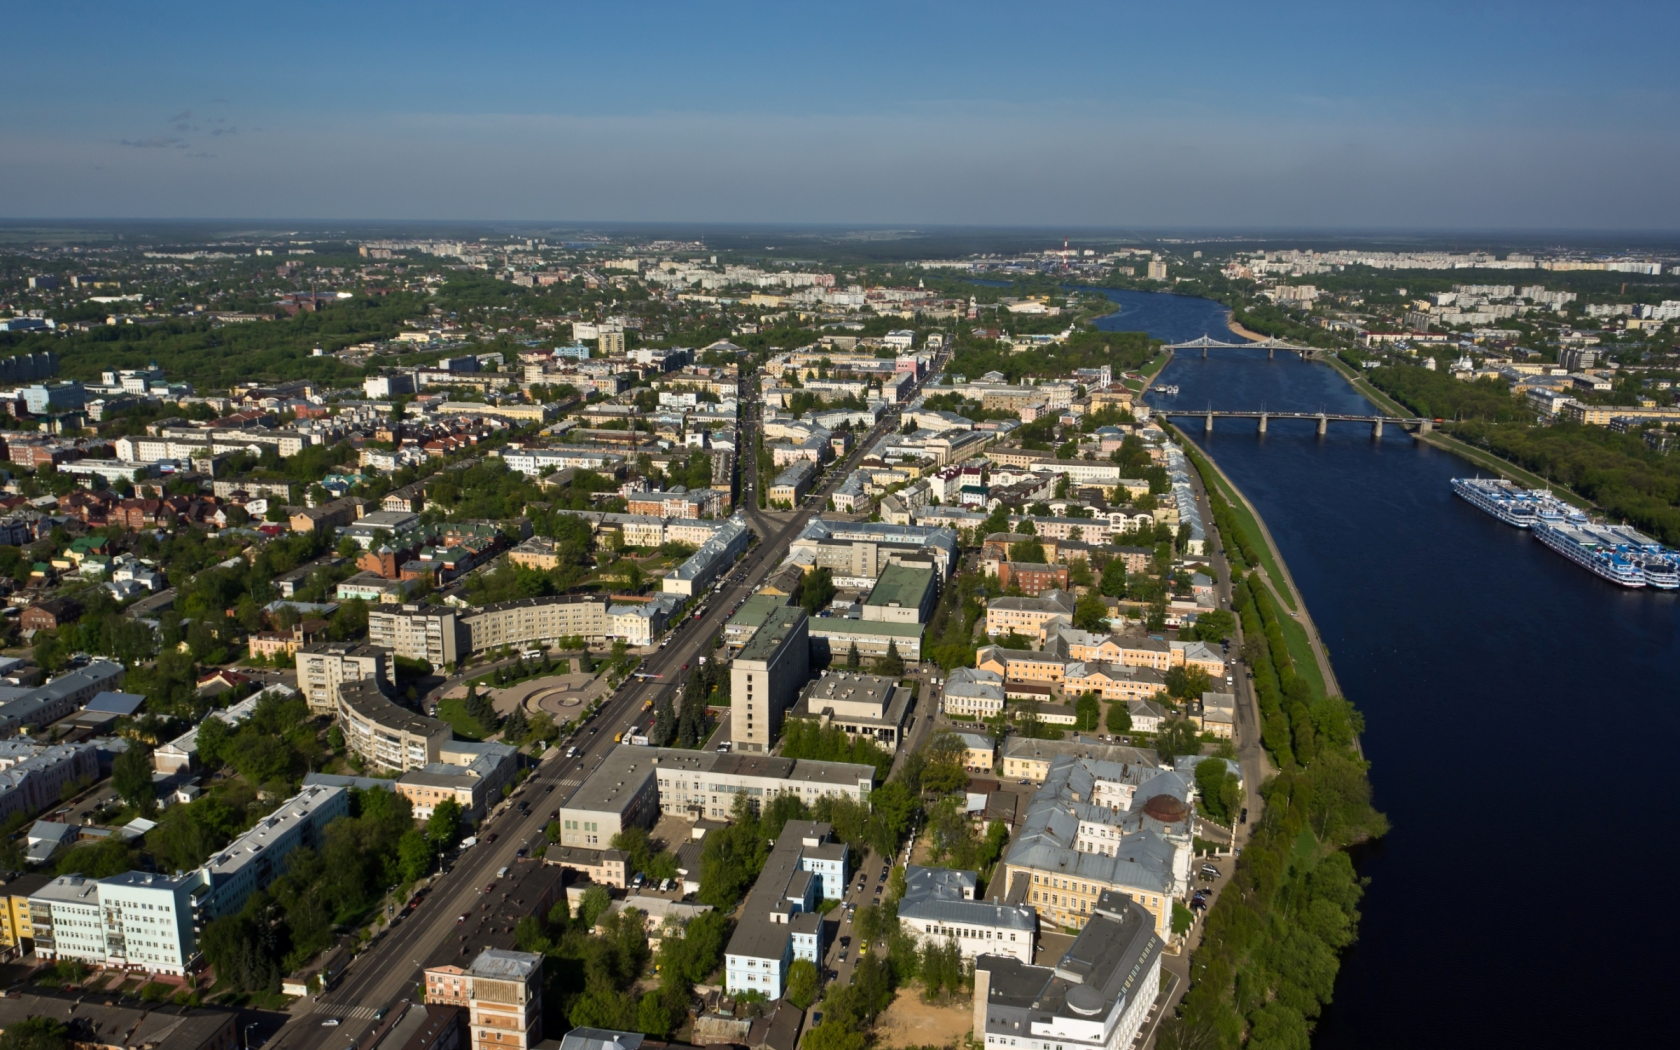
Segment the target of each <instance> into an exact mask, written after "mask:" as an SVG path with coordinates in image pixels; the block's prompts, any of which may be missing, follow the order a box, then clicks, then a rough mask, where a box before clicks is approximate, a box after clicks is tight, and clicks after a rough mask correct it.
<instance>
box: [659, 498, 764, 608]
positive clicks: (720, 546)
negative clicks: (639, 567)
mask: <svg viewBox="0 0 1680 1050" xmlns="http://www.w3.org/2000/svg"><path fill="white" fill-rule="evenodd" d="M751 538H752V534H751V533H750V532H748V531H747V523H746V522H745V521H744V520H743V519H742V518H740V517H739V516H737V517H733V518H730V519H729V520H728V521H726V522H724V523H723V526H722V527H721V528H719V529H718V530H717V531H716V532H714V533H712V535H711V537H710V538H708V539H707V540H706V542H705V543H702V544H701V545H700V549H699V550H697V551H695V552H694V554H693V555H691V556H690V557H689V559H688V560H687V561H685V562H683V563H682V564H681V565H679V566H677V567H676V568H675V569H672V570H671V572H670V574H669V575H667V576H666V577H665V579H664V581H663V582H662V583H661V587H663V589H664V591H665V593H666V594H680V595H683V596H685V597H692V596H694V595H696V594H699V593H700V592H701V591H703V590H705V589H706V586H707V585H708V584H710V583H711V582H712V581H713V580H715V579H717V578H718V576H720V575H722V574H723V573H724V571H726V570H727V569H728V568H729V567H730V566H731V565H734V564H735V559H736V557H737V556H739V555H740V554H741V552H742V551H745V550H746V549H747V541H748V540H750V539H751Z"/></svg>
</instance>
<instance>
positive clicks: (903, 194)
mask: <svg viewBox="0 0 1680 1050" xmlns="http://www.w3.org/2000/svg"><path fill="white" fill-rule="evenodd" d="M8 28H9V30H10V31H11V32H10V37H11V40H12V43H13V47H12V49H11V53H10V54H9V55H8V61H7V63H6V64H5V66H4V67H3V68H0V83H3V84H4V85H5V87H6V90H7V93H8V97H9V98H11V99H13V100H14V102H13V105H12V106H10V107H8V108H7V111H6V112H5V114H4V116H3V117H0V121H3V127H4V135H5V141H6V142H7V148H6V149H5V150H3V151H0V186H4V187H5V192H4V194H3V196H0V217H5V218H31V217H62V218H78V217H90V218H91V217H101V218H116V217H135V218H194V217H250V218H270V217H272V218H283V217H308V218H317V219H335V218H336V219H360V218H366V219H374V218H378V219H392V220H404V219H411V220H427V219H435V220H442V219H459V220H471V219H485V220H498V219H500V220H529V221H541V220H554V221H574V222H589V221H598V222H614V221H620V222H622V221H648V222H682V221H689V222H724V223H739V222H765V223H789V222H815V223H841V224H848V223H851V224H872V223H906V224H958V225H961V224H981V225H1058V224H1060V225H1068V226H1070V227H1079V228H1089V227H1098V226H1101V227H1124V226H1128V225H1135V226H1137V227H1139V228H1148V229H1160V228H1163V227H1169V226H1180V227H1187V228H1190V227H1193V228H1201V229H1208V228H1212V227H1221V226H1225V227H1241V228H1259V227H1271V228H1307V229H1310V228H1321V229H1323V228H1363V229H1373V228H1388V229H1396V228H1399V229H1404V228H1423V229H1450V228H1474V229H1505V230H1521V229H1534V230H1560V229H1621V230H1640V229H1643V230H1674V229H1680V198H1677V196H1676V195H1675V194H1674V193H1673V192H1672V188H1671V187H1672V182H1673V175H1672V172H1673V171H1674V170H1675V168H1676V162H1677V161H1680V92H1677V87H1680V85H1677V80H1680V73H1677V64H1676V63H1675V62H1674V61H1673V60H1672V53H1671V51H1672V41H1673V40H1674V39H1675V38H1676V35H1677V31H1680V9H1677V8H1676V7H1675V6H1673V5H1657V4H1653V3H1614V2H1612V3H1599V4H1595V5H1592V6H1591V7H1581V6H1579V5H1564V4H1561V3H1550V2H1541V3H1529V4H1523V5H1476V4H1469V5H1466V4H1452V5H1449V4H1441V3H1427V2H1425V3H1413V4H1407V5H1404V6H1398V5H1396V6H1392V7H1384V8H1371V7H1369V5H1361V6H1357V7H1351V6H1349V5H1331V4H1290V5H1277V4H1273V5H1252V4H1249V5H1239V4H1233V3H1211V4H1202V5H1196V6H1189V5H1179V6H1175V7H1173V8H1171V9H1165V8H1163V7H1161V6H1160V5H1148V6H1145V5H1113V4H1108V5H1086V4H1065V5H1058V6H1056V7H1055V8H1053V9H1048V8H1046V9H1036V8H1023V7H1021V6H1020V5H1011V6H1008V7H1004V6H1002V5H994V4H952V3H929V4H902V3H901V4H892V5H861V6H856V7H843V8H830V7H825V8H812V7H807V6H803V5H797V6H796V5H691V4H644V5H637V6H634V7H630V6H628V5H614V6H611V7H605V6H600V5H596V6H580V5H532V4H482V5H451V6H448V7H445V6H443V5H431V4H423V5H412V4H410V5H400V6H399V5H393V4H363V5H357V6H356V7H354V8H341V7H337V6H327V5H314V4H307V3H305V4H291V5H286V6H285V7H278V6H276V7H271V8H266V9H263V8H248V9H247V8H238V9H230V8H225V7H222V6H212V5H208V4H173V5H170V6H169V7H168V8H167V9H166V10H164V11H162V12H161V13H160V12H159V11H158V10H155V9H148V10H141V9H134V8H129V7H126V6H122V5H116V4H90V5H80V6H76V7H67V8H66V7H58V6H54V5H33V6H29V7H24V8H19V9H16V10H14V11H12V12H11V13H10V17H9V19H8Z"/></svg>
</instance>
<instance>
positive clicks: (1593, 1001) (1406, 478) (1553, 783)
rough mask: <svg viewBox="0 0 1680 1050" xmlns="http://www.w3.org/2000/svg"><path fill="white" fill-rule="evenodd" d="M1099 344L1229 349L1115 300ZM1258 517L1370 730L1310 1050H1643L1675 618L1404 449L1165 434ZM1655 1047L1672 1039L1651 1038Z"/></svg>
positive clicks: (1365, 439) (1307, 402) (1259, 383)
mask: <svg viewBox="0 0 1680 1050" xmlns="http://www.w3.org/2000/svg"><path fill="white" fill-rule="evenodd" d="M1111 297H1112V298H1114V299H1115V301H1116V303H1117V304H1118V305H1119V306H1120V310H1119V311H1118V312H1117V313H1115V314H1113V315H1110V316H1109V317H1106V318H1103V319H1102V320H1101V321H1099V322H1098V327H1100V328H1105V329H1112V330H1119V331H1147V332H1149V333H1150V334H1151V335H1153V336H1155V337H1157V338H1161V339H1166V340H1168V341H1171V342H1179V341H1183V340H1186V339H1193V338H1196V337H1197V336H1200V335H1202V334H1203V333H1204V332H1205V333H1207V334H1209V335H1212V336H1214V337H1215V338H1223V339H1225V340H1227V341H1230V342H1238V341H1240V340H1239V339H1238V337H1236V336H1234V335H1231V334H1229V330H1228V329H1227V328H1226V325H1225V311H1224V308H1223V307H1222V306H1220V305H1219V304H1217V303H1212V302H1209V301H1207V300H1203V299H1190V298H1185V297H1180V296H1167V295H1155V294H1148V293H1136V292H1114V293H1111ZM1158 382H1160V383H1168V384H1176V385H1177V386H1178V388H1179V393H1178V395H1177V396H1176V397H1158V396H1156V397H1152V399H1151V400H1152V401H1153V403H1154V404H1155V405H1156V407H1157V408H1158V409H1161V410H1164V411H1166V412H1167V414H1168V415H1169V416H1170V415H1173V411H1174V409H1175V408H1176V409H1182V410H1184V411H1186V412H1193V411H1194V410H1196V409H1198V408H1206V407H1209V406H1211V407H1213V408H1227V409H1255V408H1261V407H1265V408H1271V409H1276V410H1297V411H1299V410H1308V411H1317V410H1320V409H1322V410H1326V411H1330V412H1354V413H1368V412H1373V411H1374V409H1372V408H1371V406H1370V404H1369V403H1368V402H1366V401H1365V400H1364V399H1363V398H1362V397H1360V396H1359V395H1358V394H1356V393H1354V391H1353V390H1352V388H1350V387H1349V386H1348V385H1347V383H1346V382H1344V381H1343V380H1342V378H1341V377H1340V376H1339V375H1338V374H1337V373H1336V372H1335V370H1334V369H1332V368H1331V367H1330V366H1328V365H1324V364H1317V363H1312V362H1304V361H1302V360H1301V359H1300V358H1298V357H1297V356H1295V355H1293V354H1282V353H1280V354H1279V355H1278V357H1277V359H1276V360H1275V361H1271V362H1268V361H1267V360H1266V355H1265V353H1264V352H1263V351H1258V350H1213V351H1210V356H1209V357H1208V359H1207V360H1205V361H1204V360H1202V359H1201V357H1200V355H1199V354H1187V355H1181V356H1179V357H1177V358H1175V359H1174V361H1173V362H1172V363H1171V364H1170V365H1168V366H1167V368H1166V370H1165V372H1164V373H1163V375H1162V376H1161V378H1160V379H1159V380H1158ZM1176 421H1177V422H1178V423H1179V424H1180V425H1181V426H1182V427H1183V428H1184V430H1185V432H1186V433H1187V434H1188V435H1189V436H1191V437H1192V438H1194V439H1195V440H1196V441H1198V442H1200V443H1201V444H1202V445H1203V447H1204V448H1206V449H1207V451H1208V452H1209V453H1210V454H1212V456H1213V457H1214V458H1215V459H1216V460H1218V462H1219V465H1220V466H1221V467H1223V468H1224V470H1225V472H1226V473H1227V474H1228V475H1229V476H1230V477H1231V478H1232V480H1233V481H1235V482H1236V483H1237V485H1239V486H1240V487H1241V488H1242V490H1243V492H1244V493H1246V494H1247V495H1248V497H1249V499H1250V500H1251V501H1253V503H1254V505H1255V506H1256V507H1257V508H1259V510H1260V513H1261V514H1262V515H1263V516H1264V517H1265V519H1266V523H1267V525H1268V526H1269V527H1270V529H1271V532H1272V535H1273V537H1274V538H1275V539H1276V540H1277V543H1278V546H1279V547H1280V548H1281V549H1282V552H1283V556H1284V558H1285V559H1286V560H1287V561H1288V563H1289V568H1290V571H1291V572H1292V573H1293V574H1294V577H1295V580H1296V582H1297V583H1298V584H1299V585H1300V588H1301V591H1302V592H1303V594H1304V595H1305V598H1306V601H1307V605H1308V607H1309V609H1310V611H1311V612H1312V615H1313V618H1314V620H1315V621H1316V622H1317V624H1318V628H1319V631H1320V632H1321V633H1322V635H1323V637H1324V639H1325V642H1326V644H1327V645H1328V646H1329V648H1330V654H1331V659H1332V660H1333V661H1334V663H1335V667H1336V676H1337V678H1338V679H1340V681H1341V685H1342V688H1343V689H1344V690H1345V691H1346V693H1347V695H1348V697H1349V699H1351V700H1353V701H1354V702H1355V703H1356V704H1357V705H1358V706H1359V708H1360V710H1362V711H1363V712H1364V713H1365V718H1366V723H1367V729H1366V733H1365V736H1364V739H1363V744H1364V748H1365V753H1366V755H1367V757H1369V758H1370V760H1371V762H1372V763H1373V767H1372V771H1371V779H1372V782H1373V785H1374V789H1375V793H1376V802H1377V805H1378V806H1379V808H1381V809H1383V810H1384V811H1385V812H1387V814H1388V816H1389V818H1390V819H1391V820H1392V822H1393V831H1392V832H1391V833H1390V834H1389V836H1388V837H1387V838H1386V839H1385V840H1384V841H1383V842H1381V843H1380V844H1378V845H1377V846H1375V847H1373V848H1371V849H1369V850H1365V851H1363V852H1362V854H1361V856H1359V857H1358V858H1357V860H1358V863H1359V868H1360V871H1361V872H1362V873H1363V874H1364V875H1365V876H1367V877H1368V878H1369V879H1370V886H1369V889H1368V892H1367V895H1366V897H1365V901H1364V906H1363V911H1364V920H1363V922H1362V924H1361V928H1360V939H1359V943H1358V944H1357V945H1356V946H1355V947H1354V948H1353V949H1352V950H1351V951H1350V952H1349V954H1348V955H1347V957H1346V958H1345V960H1344V964H1343V968H1342V972H1341V976H1340V978H1339V979H1338V982H1337V985H1336V998H1335V1002H1334V1003H1333V1004H1332V1005H1331V1007H1330V1008H1329V1009H1328V1010H1327V1011H1326V1013H1325V1015H1324V1017H1323V1018H1322V1020H1321V1021H1320V1023H1319V1026H1318V1031H1317V1035H1316V1037H1315V1044H1316V1046H1317V1048H1318V1050H1332V1048H1333V1050H1344V1048H1345V1050H1383V1048H1389V1047H1393V1048H1395V1050H1402V1048H1403V1050H1417V1048H1418V1047H1432V1048H1440V1047H1448V1048H1454V1047H1463V1048H1465V1050H1486V1048H1487V1047H1489V1046H1499V1047H1506V1046H1512V1047H1518V1046H1521V1047H1554V1046H1555V1047H1566V1046H1567V1047H1579V1046H1591V1045H1606V1046H1617V1045H1619V1046H1652V1045H1657V1044H1659V1043H1666V1042H1667V1041H1668V1040H1669V1039H1671V1038H1674V1036H1673V1034H1672V1027H1673V1015H1671V1014H1670V1013H1669V1007H1670V1006H1671V1005H1672V1003H1671V1002H1670V1001H1669V998H1668V997H1669V996H1670V995H1672V994H1674V987H1675V979H1676V976H1677V973H1680V964H1677V963H1676V955H1675V945H1677V944H1680V908H1672V907H1670V906H1669V905H1667V904H1664V903H1663V897H1662V895H1661V894H1660V893H1659V892H1658V891H1659V890H1660V889H1661V888H1662V886H1663V885H1664V880H1665V879H1667V878H1668V877H1669V876H1670V875H1671V874H1673V873H1674V871H1675V869H1676V864H1677V861H1680V857H1677V856H1676V854H1677V850H1676V846H1675V839H1676V834H1677V833H1680V824H1677V822H1676V810H1673V809H1669V808H1668V807H1669V806H1671V805H1674V806H1676V807H1677V809H1680V775H1677V770H1680V761H1677V759H1676V756H1675V743H1676V737H1677V735H1680V676H1677V674H1676V672H1677V670H1680V629H1677V625H1680V596H1677V595H1675V594H1658V593H1641V592H1637V591H1635V592H1629V591H1624V590H1621V589H1619V588H1617V587H1615V586H1613V585H1611V584H1609V583H1606V582H1603V581H1600V580H1599V579H1598V578H1597V577H1594V576H1592V575H1591V574H1589V573H1588V572H1586V571H1585V570H1584V569H1580V568H1577V567H1576V566H1575V565H1573V564H1571V563H1569V562H1567V561H1565V560H1564V559H1563V558H1562V557H1560V556H1558V555H1556V554H1554V553H1552V552H1551V551H1549V550H1547V549H1546V548H1544V547H1542V546H1541V545H1540V544H1539V543H1538V542H1537V541H1536V540H1534V539H1533V537H1531V536H1529V535H1527V534H1526V533H1524V532H1522V531H1520V530H1517V529H1513V528H1511V527H1509V526H1506V525H1503V524H1501V523H1499V522H1498V521H1495V520H1494V519H1493V518H1491V517H1488V516H1487V515H1485V514H1482V513H1481V512H1480V511H1477V510H1475V509H1474V508H1472V507H1471V506H1470V505H1469V504H1467V503H1464V502H1463V501H1461V500H1459V499H1457V498H1456V497H1454V496H1453V495H1452V494H1451V493H1450V492H1449V490H1448V487H1447V481H1448V479H1449V478H1453V477H1457V476H1463V475H1473V474H1475V473H1476V469H1475V468H1474V466H1472V465H1471V464H1469V463H1466V462H1465V461H1463V460H1461V459H1459V458H1458V457H1456V456H1453V455H1451V454H1450V453H1446V452H1442V451H1440V450H1439V449H1436V448H1433V447H1430V446H1428V445H1425V444H1420V443H1417V442H1415V441H1414V440H1413V439H1412V438H1411V436H1410V435H1408V434H1406V433H1405V432H1404V431H1402V430H1400V429H1398V428H1392V427H1391V428H1389V429H1388V430H1387V432H1386V433H1385V434H1384V436H1383V439H1382V440H1380V441H1376V440H1373V439H1372V438H1371V434H1370V428H1369V427H1365V426H1361V425H1357V424H1351V423H1349V424H1336V423H1332V424H1330V431H1329V434H1328V435H1327V436H1326V437H1324V438H1319V437H1317V436H1316V435H1315V433H1314V426H1313V424H1312V423H1311V422H1307V421H1299V422H1296V421H1277V420H1273V421H1272V422H1271V426H1270V433H1269V434H1266V435H1264V436H1261V435H1259V434H1257V433H1256V428H1255V425H1254V424H1253V423H1252V422H1246V421H1239V420H1221V421H1219V422H1218V423H1216V425H1215V429H1214V433H1213V434H1212V436H1211V437H1204V436H1203V433H1202V421H1201V419H1200V418H1198V417H1193V416H1182V417H1178V418H1177V420H1176ZM1664 1032H1669V1033H1670V1034H1669V1035H1666V1036H1665V1035H1663V1033H1664Z"/></svg>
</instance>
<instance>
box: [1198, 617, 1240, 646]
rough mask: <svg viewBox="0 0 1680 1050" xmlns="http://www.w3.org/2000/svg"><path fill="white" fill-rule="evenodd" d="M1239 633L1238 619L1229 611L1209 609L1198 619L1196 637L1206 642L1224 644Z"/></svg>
mask: <svg viewBox="0 0 1680 1050" xmlns="http://www.w3.org/2000/svg"><path fill="white" fill-rule="evenodd" d="M1236 632H1237V618H1236V617H1235V616H1233V615H1231V613H1230V610H1228V609H1209V610H1208V611H1207V612H1205V613H1201V614H1200V615H1198V616H1197V617H1196V627H1195V635H1196V638H1197V639H1199V640H1200V641H1204V642H1213V643H1218V642H1223V641H1224V640H1225V639H1227V638H1230V637H1231V636H1232V635H1234V634H1236Z"/></svg>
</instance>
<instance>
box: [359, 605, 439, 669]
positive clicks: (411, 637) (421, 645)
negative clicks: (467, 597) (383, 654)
mask: <svg viewBox="0 0 1680 1050" xmlns="http://www.w3.org/2000/svg"><path fill="white" fill-rule="evenodd" d="M458 632H459V623H458V621H457V618H456V615H455V610H454V609H450V608H446V607H444V606H438V605H402V606H398V607H397V608H394V609H393V608H390V607H388V606H380V607H378V608H374V609H369V610H368V643H369V644H371V645H377V646H382V647H384V648H386V649H389V650H391V652H392V653H394V654H395V655H397V656H401V657H403V658H404V659H408V660H424V661H426V662H427V663H429V664H431V665H432V668H433V669H434V670H436V669H438V668H442V667H446V666H448V665H451V664H453V663H455V661H456V660H457V659H458V658H459V656H460V653H459V651H458Z"/></svg>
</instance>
